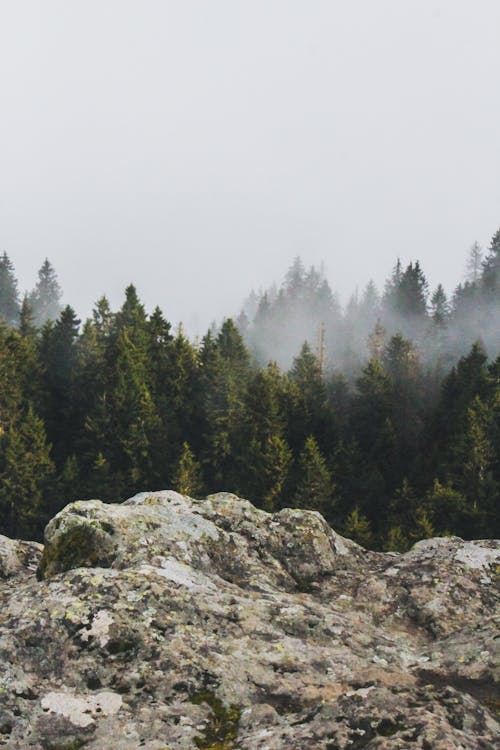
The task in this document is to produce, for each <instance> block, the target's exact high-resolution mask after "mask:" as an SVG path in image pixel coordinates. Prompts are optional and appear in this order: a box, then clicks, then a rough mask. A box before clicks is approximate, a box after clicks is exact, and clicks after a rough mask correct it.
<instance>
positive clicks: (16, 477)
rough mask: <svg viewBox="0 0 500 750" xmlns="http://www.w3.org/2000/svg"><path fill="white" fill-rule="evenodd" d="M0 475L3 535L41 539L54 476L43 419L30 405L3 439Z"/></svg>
mask: <svg viewBox="0 0 500 750" xmlns="http://www.w3.org/2000/svg"><path fill="white" fill-rule="evenodd" d="M2 442H3V450H4V460H3V462H2V464H3V466H2V468H3V470H2V473H1V474H0V518H2V519H3V533H6V534H7V535H9V536H12V537H16V538H19V537H21V538H23V539H30V538H31V539H33V538H40V535H41V530H42V528H43V522H44V521H45V522H46V521H47V520H48V518H47V514H46V512H45V509H44V506H43V499H44V492H45V491H46V489H47V486H48V483H49V481H50V479H51V478H52V476H53V473H54V465H53V463H52V460H51V458H50V446H48V445H47V442H46V435H45V429H44V426H43V422H42V420H41V419H40V418H39V417H37V416H36V414H35V413H34V411H33V408H32V407H31V406H30V407H29V408H28V412H27V414H26V415H25V416H23V417H21V418H20V419H19V421H18V422H16V424H14V425H12V426H11V428H10V430H9V432H8V433H7V434H6V436H4V439H3V441H2Z"/></svg>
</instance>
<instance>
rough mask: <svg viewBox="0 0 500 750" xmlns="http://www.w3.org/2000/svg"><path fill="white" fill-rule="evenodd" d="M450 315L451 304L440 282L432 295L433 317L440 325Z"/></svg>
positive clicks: (443, 323)
mask: <svg viewBox="0 0 500 750" xmlns="http://www.w3.org/2000/svg"><path fill="white" fill-rule="evenodd" d="M449 315H450V306H449V303H448V299H447V297H446V292H445V291H444V288H443V285H442V284H438V286H437V287H436V290H435V292H434V293H433V295H432V297H431V318H432V320H433V321H434V323H435V324H436V325H438V326H443V325H445V323H446V322H447V320H448V318H449Z"/></svg>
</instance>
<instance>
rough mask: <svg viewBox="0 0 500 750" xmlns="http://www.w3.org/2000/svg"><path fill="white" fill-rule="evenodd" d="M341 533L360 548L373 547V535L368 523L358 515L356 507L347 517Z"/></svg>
mask: <svg viewBox="0 0 500 750" xmlns="http://www.w3.org/2000/svg"><path fill="white" fill-rule="evenodd" d="M343 533H344V535H345V536H346V537H348V538H349V539H352V540H353V542H356V544H360V545H361V546H362V547H368V548H370V547H371V546H372V545H373V533H372V530H371V527H370V522H369V521H368V519H367V517H366V516H364V515H363V514H362V513H360V511H359V508H358V507H355V508H354V510H353V511H351V513H350V514H349V515H348V516H347V518H346V520H345V522H344V526H343Z"/></svg>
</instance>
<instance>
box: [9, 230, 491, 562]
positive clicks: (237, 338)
mask: <svg viewBox="0 0 500 750" xmlns="http://www.w3.org/2000/svg"><path fill="white" fill-rule="evenodd" d="M499 237H500V235H499V234H498V233H497V235H495V237H494V239H493V242H492V245H491V248H490V252H489V255H488V256H487V257H486V259H485V260H484V262H483V263H482V265H480V266H479V270H478V269H477V268H476V272H475V274H476V275H475V277H474V279H472V280H469V281H468V282H466V283H465V284H464V285H463V286H462V287H461V289H460V290H457V292H456V293H455V295H454V298H453V303H452V305H451V307H450V306H449V305H448V302H447V300H446V295H445V294H444V290H443V288H442V287H440V286H438V287H437V289H436V292H435V293H434V295H433V296H432V298H431V309H430V313H431V314H430V315H428V313H427V285H426V281H425V277H424V276H423V273H422V271H421V269H420V266H419V265H418V263H411V264H410V265H409V266H408V267H407V268H406V269H404V268H403V267H402V265H401V264H400V263H398V264H397V265H396V267H395V269H394V273H393V275H392V278H391V279H390V281H389V283H388V285H387V288H386V292H385V295H384V300H383V302H382V303H381V301H380V299H379V298H378V295H377V293H376V290H375V288H374V286H373V285H371V286H370V285H369V286H368V287H367V289H366V291H365V293H364V294H363V295H362V297H361V298H358V295H354V296H353V297H352V298H351V300H350V302H349V304H348V306H347V309H346V312H345V315H344V317H343V318H342V317H341V315H340V311H339V309H338V305H337V303H336V300H335V298H334V296H333V295H332V293H331V290H330V289H329V287H328V285H327V284H326V282H325V279H324V278H323V276H322V273H321V272H320V271H317V270H316V269H314V268H311V269H309V270H307V269H305V268H304V266H303V264H302V263H301V262H300V260H299V259H297V260H296V261H295V262H294V263H293V265H292V267H291V268H290V271H289V273H288V274H287V277H286V279H285V282H284V284H283V285H282V287H281V288H280V289H277V288H274V289H273V288H271V289H269V290H267V292H265V293H263V294H262V295H261V297H260V299H259V297H258V296H257V295H254V298H253V300H250V301H249V306H248V311H247V314H246V315H247V317H245V316H240V318H239V319H238V326H237V325H236V324H235V323H234V321H232V320H231V319H228V320H225V321H224V322H223V323H222V325H221V326H220V328H219V329H217V328H216V327H215V326H214V327H213V328H212V329H211V330H210V331H209V332H208V333H207V335H206V336H205V337H204V339H203V341H202V344H201V346H200V347H198V346H197V345H194V344H193V343H192V342H191V341H189V339H188V338H187V337H186V336H185V334H184V333H183V331H182V329H181V328H179V330H178V332H177V333H176V334H173V333H172V329H171V325H170V323H169V322H168V321H167V320H166V319H165V318H164V316H163V313H162V312H161V310H160V309H159V308H156V309H155V310H154V311H153V313H152V314H151V315H148V313H147V312H146V310H145V308H144V305H143V304H142V303H141V301H140V299H139V296H138V293H137V290H136V289H135V287H134V286H133V285H130V286H129V287H128V288H127V289H126V292H125V300H124V303H123V305H122V307H121V308H120V309H119V310H118V311H117V312H113V311H112V310H111V308H110V305H109V302H108V301H107V299H106V298H105V297H102V298H101V299H100V300H98V302H97V303H96V305H95V308H94V310H93V312H92V316H91V317H90V319H88V320H87V321H85V322H84V323H83V325H82V326H81V325H80V321H79V319H78V318H77V316H76V314H75V312H74V310H73V309H72V308H71V307H70V306H67V307H65V308H64V309H63V310H62V311H61V310H60V307H59V298H60V289H59V287H58V284H57V279H56V277H55V273H54V271H53V269H52V267H51V266H50V263H48V261H46V263H44V266H43V267H42V269H41V271H40V274H39V282H38V284H37V289H36V290H35V291H34V292H33V293H32V295H31V296H30V297H29V298H27V297H25V299H24V300H23V303H22V306H21V309H20V310H19V300H18V298H17V296H16V295H17V287H16V283H15V279H14V277H13V270H12V264H11V263H10V260H9V259H8V257H7V256H6V255H5V254H4V256H3V257H2V258H1V259H0V318H1V317H3V320H0V384H1V388H0V533H8V534H14V535H17V534H22V535H25V536H33V535H34V536H37V537H39V536H40V533H41V529H42V527H43V524H44V522H45V521H46V520H47V519H48V517H49V516H50V515H53V514H54V513H55V512H57V511H58V510H59V509H60V508H61V507H62V506H63V505H64V504H66V503H67V502H69V501H71V500H73V499H76V498H80V499H84V498H90V497H100V498H102V499H104V500H108V501H119V500H122V499H124V498H125V497H127V496H129V495H130V494H132V493H133V492H135V491H140V490H143V489H148V488H161V487H168V486H172V485H174V486H175V487H176V488H177V489H179V490H180V491H181V492H184V493H187V494H190V495H194V496H197V495H199V494H201V492H202V491H204V490H205V489H208V490H209V491H211V492H216V491H224V490H227V491H231V492H235V493H237V494H240V495H242V496H244V497H247V498H248V499H250V500H251V501H253V502H254V503H255V504H257V505H258V506H260V507H262V508H265V509H266V510H269V511H274V510H277V509H279V508H281V507H284V506H285V505H295V506H297V507H308V508H313V509H316V510H319V511H320V512H321V513H323V514H324V515H325V516H326V518H327V519H328V520H329V521H330V522H331V523H332V524H334V525H335V526H338V527H339V528H342V529H343V531H344V533H346V534H347V535H349V536H351V537H352V538H354V539H355V540H356V541H358V542H360V543H361V544H362V545H364V546H368V547H376V546H378V547H384V548H386V549H390V550H396V551H402V550H405V549H408V548H409V547H410V546H411V545H412V544H413V543H414V542H415V541H417V540H418V539H421V538H424V537H425V536H428V535H431V534H436V533H437V534H448V533H450V534H458V535H461V536H464V537H471V536H482V537H487V536H490V535H498V534H499V533H500V508H499V504H498V496H499V492H500V357H498V358H497V359H496V360H494V361H488V357H487V354H486V352H485V350H484V348H483V346H482V344H481V343H480V342H476V343H475V344H474V345H472V346H471V348H470V351H468V352H467V353H466V354H465V355H464V356H462V357H461V358H460V359H459V360H458V361H457V362H456V363H455V364H454V363H453V362H451V361H450V360H447V359H446V356H445V355H443V357H442V358H441V359H440V360H439V363H438V364H437V365H433V369H432V370H430V368H429V363H428V362H427V361H426V360H425V357H424V356H422V347H421V342H422V336H428V338H429V340H430V341H431V344H430V345H431V346H432V347H434V351H439V348H440V347H441V346H442V345H447V343H448V341H449V340H450V337H451V336H452V328H453V321H454V320H456V319H462V320H463V318H460V316H463V315H466V312H467V311H468V312H467V315H469V314H470V315H472V313H473V311H474V309H475V308H474V306H475V305H476V304H477V303H478V300H483V302H484V300H486V302H484V304H485V305H486V308H485V309H487V311H488V315H490V317H491V318H492V320H495V315H497V314H498V310H497V307H496V305H497V304H498V294H497V292H498V287H497V286H496V284H497V265H498V262H497V261H498V255H499V246H500V244H499V243H500V240H499ZM476 261H477V262H479V261H478V260H477V258H476ZM476 265H477V263H476ZM2 274H3V275H2ZM495 290H496V291H495ZM9 300H10V301H9ZM13 300H14V302H13ZM16 300H17V302H16ZM14 303H15V304H14ZM2 305H3V307H2ZM9 305H10V307H9ZM16 305H17V307H16ZM14 308H16V314H17V317H15V319H14V318H13V315H12V313H13V311H14ZM32 308H33V309H32ZM251 308H252V309H253V312H252V311H251ZM7 309H9V310H10V312H9V313H8V314H7V313H6V312H5V311H6V310H7ZM2 310H4V313H2ZM388 310H389V311H390V314H391V315H393V314H394V312H395V311H397V310H399V313H398V315H399V317H398V319H397V320H398V322H400V323H401V329H400V331H402V333H401V332H400V331H399V330H398V329H396V330H395V329H394V325H393V318H391V317H390V316H389V317H387V315H388ZM495 311H496V312H495ZM304 316H305V317H304ZM384 316H386V317H385V318H384ZM457 316H458V317H457ZM50 318H51V319H50ZM283 318H285V319H286V320H287V330H286V331H285V332H284V333H283V328H282V320H283ZM305 318H308V323H307V324H308V325H310V321H311V320H313V321H316V322H318V321H321V324H322V325H321V326H320V327H319V328H318V329H317V332H321V337H320V341H319V346H318V348H317V349H315V346H314V344H311V343H307V338H306V336H305V335H303V334H304V332H305V328H304V320H305ZM6 320H7V322H5V321H6ZM249 321H250V322H249ZM376 321H378V323H377V325H376V326H375V328H374V324H375V323H376ZM323 324H324V326H323ZM242 330H245V331H246V332H247V336H248V337H249V339H248V340H249V341H250V343H251V344H252V347H253V349H252V353H250V351H249V349H248V347H247V345H246V344H245V341H244V340H243V337H242ZM361 330H362V331H364V337H365V342H363V345H364V346H365V352H366V357H368V356H369V359H368V360H367V361H366V359H365V360H363V356H362V354H361V353H360V351H361V350H359V351H358V353H357V354H356V352H354V350H350V349H349V346H350V341H348V339H349V337H350V336H351V335H352V336H354V337H355V336H359V332H360V331H361ZM323 331H326V332H327V336H328V332H332V331H334V333H335V336H332V337H331V338H332V339H333V338H335V339H336V340H337V339H338V340H339V341H340V344H337V343H335V344H334V343H333V342H330V343H329V344H328V346H327V355H330V357H331V356H332V353H335V352H337V354H338V353H339V352H341V351H343V352H344V354H345V357H344V359H342V357H341V358H340V360H339V361H340V362H342V361H343V362H347V363H348V364H347V369H346V371H345V373H343V372H340V371H338V370H337V371H335V372H332V371H330V370H329V369H328V359H327V360H325V357H324V351H323V343H322V342H323ZM370 332H371V335H370ZM479 332H480V329H478V330H477V331H475V335H476V336H477V333H479ZM309 333H310V331H309ZM268 334H269V335H268ZM259 335H262V336H265V337H266V340H267V341H270V340H271V341H272V340H273V337H274V344H273V346H276V352H277V353H278V354H280V353H281V354H283V352H284V351H285V350H286V352H287V358H288V364H287V366H288V365H290V369H289V370H288V371H287V372H285V371H283V370H282V369H280V367H279V366H278V365H277V364H276V363H275V362H273V363H271V364H268V365H267V366H266V367H259V366H258V365H257V364H256V362H255V361H254V359H253V354H254V352H258V351H259V344H260V342H259V341H258V340H257V339H258V336H259ZM252 337H253V339H252ZM255 337H257V339H256V338H255ZM299 337H300V338H299ZM304 341H305V342H306V343H304ZM313 341H314V339H313ZM346 342H347V343H346ZM358 344H359V341H358V342H356V347H358V349H359V346H358ZM342 347H346V348H345V349H342ZM356 347H355V348H356ZM292 351H294V352H297V351H298V354H297V355H296V356H295V358H294V359H292V356H293V355H291V354H290V353H291V352H292ZM342 356H344V355H342ZM333 477H334V478H335V482H334V481H333Z"/></svg>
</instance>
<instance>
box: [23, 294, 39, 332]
mask: <svg viewBox="0 0 500 750" xmlns="http://www.w3.org/2000/svg"><path fill="white" fill-rule="evenodd" d="M34 320H35V317H34V315H33V309H32V307H31V305H30V301H29V297H28V295H27V294H25V295H24V297H23V302H22V305H21V310H20V313H19V332H20V334H21V336H24V337H26V338H31V339H34V338H35V336H36V327H35V323H34Z"/></svg>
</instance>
